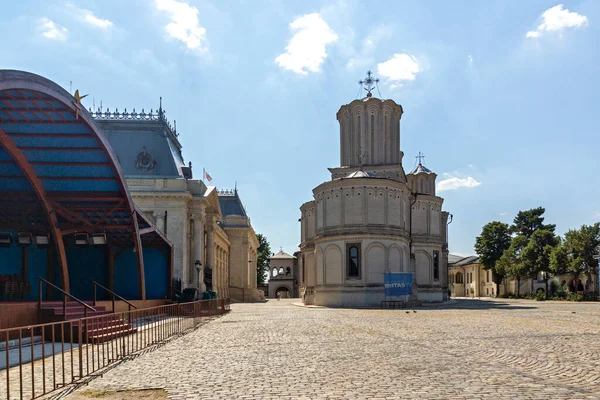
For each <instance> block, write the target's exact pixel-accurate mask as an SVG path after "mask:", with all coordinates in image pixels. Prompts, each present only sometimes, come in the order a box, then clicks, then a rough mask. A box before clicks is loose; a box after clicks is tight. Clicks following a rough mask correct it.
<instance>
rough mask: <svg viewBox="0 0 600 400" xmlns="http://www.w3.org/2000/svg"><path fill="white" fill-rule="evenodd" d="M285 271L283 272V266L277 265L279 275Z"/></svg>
mask: <svg viewBox="0 0 600 400" xmlns="http://www.w3.org/2000/svg"><path fill="white" fill-rule="evenodd" d="M284 273H285V272H283V267H279V275H283V274H284Z"/></svg>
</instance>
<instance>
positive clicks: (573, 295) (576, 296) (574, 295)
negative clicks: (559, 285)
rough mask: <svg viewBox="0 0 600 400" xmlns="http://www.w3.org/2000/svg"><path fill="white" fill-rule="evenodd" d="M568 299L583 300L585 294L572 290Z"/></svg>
mask: <svg viewBox="0 0 600 400" xmlns="http://www.w3.org/2000/svg"><path fill="white" fill-rule="evenodd" d="M567 300H568V301H582V300H583V295H581V294H579V293H575V292H571V293H568V294H567Z"/></svg>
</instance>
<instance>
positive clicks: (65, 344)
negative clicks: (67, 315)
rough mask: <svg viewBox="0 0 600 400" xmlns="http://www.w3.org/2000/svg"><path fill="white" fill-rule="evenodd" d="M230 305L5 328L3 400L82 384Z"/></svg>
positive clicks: (1, 340)
mask: <svg viewBox="0 0 600 400" xmlns="http://www.w3.org/2000/svg"><path fill="white" fill-rule="evenodd" d="M229 304H230V302H229V299H215V300H202V301H195V302H190V303H180V304H171V305H164V306H158V307H152V308H146V309H139V310H130V311H124V312H117V313H112V312H111V313H107V314H104V315H97V316H93V317H87V318H80V319H75V320H68V321H60V322H52V323H46V324H39V325H32V326H25V327H19V328H10V329H1V330H0V354H2V353H4V354H2V355H3V356H4V357H2V358H4V360H0V376H2V375H3V378H4V379H0V399H2V398H6V399H34V398H38V397H41V396H43V395H46V394H48V393H50V392H53V391H55V390H58V389H61V388H65V387H67V386H68V385H71V384H78V383H83V382H85V380H86V379H89V378H90V377H91V376H92V375H94V374H96V373H99V372H101V371H102V370H103V369H105V368H107V367H109V366H111V365H112V364H115V363H117V362H120V361H123V360H126V359H128V358H132V357H135V356H136V355H138V354H139V353H140V352H142V351H143V350H145V349H148V348H150V347H153V346H156V345H160V344H163V343H165V342H166V341H167V340H169V339H171V338H173V337H175V336H179V335H182V334H185V333H187V332H188V331H190V330H192V329H194V328H196V327H197V326H198V325H200V324H201V323H202V322H205V321H206V320H207V319H209V318H212V317H214V316H216V315H221V314H224V313H225V312H227V311H229ZM2 369H3V370H2Z"/></svg>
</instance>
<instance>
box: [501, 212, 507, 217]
mask: <svg viewBox="0 0 600 400" xmlns="http://www.w3.org/2000/svg"><path fill="white" fill-rule="evenodd" d="M507 214H508V213H507V212H501V213H500V215H501V216H502V217H504V216H505V215H507Z"/></svg>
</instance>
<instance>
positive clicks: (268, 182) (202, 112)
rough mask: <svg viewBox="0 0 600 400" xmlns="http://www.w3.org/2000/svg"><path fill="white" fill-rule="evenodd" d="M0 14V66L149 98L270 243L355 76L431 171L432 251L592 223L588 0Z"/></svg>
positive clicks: (285, 234)
mask: <svg viewBox="0 0 600 400" xmlns="http://www.w3.org/2000/svg"><path fill="white" fill-rule="evenodd" d="M5 3H6V4H3V5H2V13H0V34H1V37H3V38H4V40H2V41H0V68H10V69H22V70H27V71H31V72H34V73H37V74H40V75H43V76H45V77H47V78H49V79H52V80H54V81H55V82H57V83H59V84H60V85H62V86H63V87H65V88H66V89H67V90H68V88H69V81H72V82H73V91H74V90H75V89H76V88H78V89H79V90H80V91H81V92H83V93H89V96H88V97H87V98H86V99H85V100H84V104H85V105H86V106H91V105H92V102H93V101H94V100H95V103H96V105H97V106H98V105H99V104H100V101H102V104H103V106H104V107H105V108H106V107H109V108H110V109H114V108H115V107H118V108H119V110H122V109H123V108H127V109H128V110H131V109H132V108H134V107H135V108H136V109H137V110H138V111H139V110H140V109H141V108H142V107H143V108H145V109H146V110H148V109H150V108H156V107H157V106H158V99H159V97H160V96H162V97H163V107H164V108H165V109H166V111H167V116H168V117H169V118H170V119H176V120H177V128H178V132H179V133H180V135H181V136H180V139H181V141H182V143H183V146H184V157H185V159H186V161H188V160H189V161H192V163H193V165H194V172H195V175H196V177H198V178H199V177H201V174H202V167H205V168H206V169H207V171H208V172H209V173H210V175H211V176H212V177H213V179H214V181H213V184H215V185H217V186H218V187H219V188H223V189H227V188H233V185H234V182H236V181H237V185H238V189H239V191H240V195H241V196H242V200H243V201H244V203H245V205H246V208H247V211H248V213H249V215H250V217H251V218H252V223H253V225H254V227H255V229H256V231H257V232H260V233H263V234H265V235H266V236H267V237H268V239H269V240H270V242H271V246H272V248H273V249H274V251H276V250H278V249H279V247H280V246H282V247H283V248H284V249H285V250H286V251H288V252H290V253H291V252H293V251H295V250H296V248H297V245H298V243H299V240H300V239H299V236H300V235H299V230H300V226H299V223H298V218H299V216H300V211H299V207H300V205H301V204H302V203H303V202H305V201H308V200H310V199H311V196H312V189H313V188H314V187H315V186H317V185H318V184H320V183H322V182H323V181H325V180H328V179H329V178H330V175H329V173H328V171H327V167H334V166H337V165H339V143H338V139H339V128H338V124H337V121H336V119H335V114H336V112H337V110H338V109H339V107H340V105H342V104H345V103H349V102H350V101H352V100H353V99H354V98H355V97H356V95H357V92H358V84H357V81H358V80H359V79H361V78H362V77H364V75H365V72H366V70H367V69H371V70H373V71H374V73H375V75H376V76H377V77H379V78H380V79H381V83H380V85H379V89H380V91H381V95H382V97H385V98H392V99H394V100H395V101H396V102H398V103H400V104H402V106H403V107H404V116H403V118H402V122H401V138H400V146H401V150H402V151H404V154H405V156H404V168H405V170H410V169H411V168H412V167H413V165H414V156H415V155H416V153H417V152H418V151H422V152H423V153H425V155H426V158H425V164H426V165H427V166H428V167H429V168H430V169H432V170H433V171H435V172H436V173H437V174H438V194H439V195H441V196H442V197H444V198H445V201H444V208H445V209H446V210H448V211H450V212H451V213H452V214H453V215H454V221H453V222H452V224H451V225H450V227H449V234H450V251H451V252H453V253H460V254H471V253H473V244H474V240H475V237H476V236H477V235H478V234H479V233H480V231H481V227H482V226H483V225H484V224H485V223H487V222H489V221H492V220H500V221H504V222H510V221H512V219H513V217H514V215H515V214H516V213H517V212H518V211H519V210H523V209H528V208H532V207H537V206H543V207H545V208H546V217H547V218H546V220H547V221H548V222H551V223H556V224H557V231H558V232H559V233H563V232H564V231H566V230H567V229H570V228H576V227H578V226H580V225H581V224H584V223H585V224H590V223H593V222H596V221H599V220H600V200H599V196H598V167H597V158H598V154H600V136H599V135H598V128H599V125H600V124H599V119H600V117H599V111H598V106H599V101H598V92H599V89H600V75H599V74H598V71H599V68H598V65H600V46H599V45H598V40H599V39H600V28H599V27H600V22H599V21H600V2H598V1H594V0H588V1H564V2H562V3H560V2H555V1H547V0H528V1H525V2H524V1H520V0H519V1H516V0H515V1H512V0H506V1H494V2H492V1H475V0H473V1H452V2H450V1H410V2H409V1H397V0H396V1H389V2H384V1H376V2H365V1H351V0H346V1H316V2H309V1H295V0H280V1H276V0H248V1H241V0H232V1H227V2H222V1H213V2H209V1H204V0H202V1H200V0H188V1H187V2H184V1H183V0H182V1H175V0H155V1H154V0H122V1H117V0H103V1H92V0H83V1H71V2H68V1H64V0H44V1H42V0H39V1H33V0H21V1H18V2H5Z"/></svg>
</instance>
